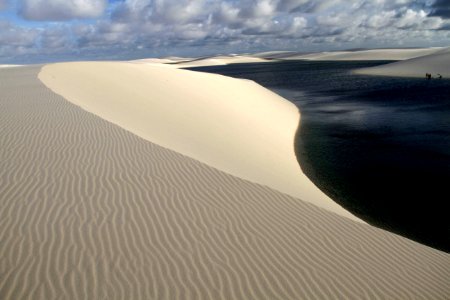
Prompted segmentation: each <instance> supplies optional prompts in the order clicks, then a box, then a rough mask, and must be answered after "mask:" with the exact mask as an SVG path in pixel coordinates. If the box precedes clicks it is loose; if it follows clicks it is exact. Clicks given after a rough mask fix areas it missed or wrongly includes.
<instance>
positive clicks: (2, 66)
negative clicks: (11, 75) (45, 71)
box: [0, 65, 22, 68]
mask: <svg viewBox="0 0 450 300" xmlns="http://www.w3.org/2000/svg"><path fill="white" fill-rule="evenodd" d="M21 66H22V65H0V68H15V67H21Z"/></svg>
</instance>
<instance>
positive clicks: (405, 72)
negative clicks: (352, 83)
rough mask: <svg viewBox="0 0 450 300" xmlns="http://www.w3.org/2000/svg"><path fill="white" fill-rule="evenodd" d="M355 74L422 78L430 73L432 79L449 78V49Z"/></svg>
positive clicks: (361, 70) (359, 71)
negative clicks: (439, 76) (440, 76)
mask: <svg viewBox="0 0 450 300" xmlns="http://www.w3.org/2000/svg"><path fill="white" fill-rule="evenodd" d="M354 73H355V74H366V75H381V76H398V77H422V78H425V74H426V73H431V74H432V76H433V77H437V76H438V74H440V75H442V76H443V77H444V78H447V79H448V78H450V48H444V49H441V50H440V51H437V52H436V53H433V54H430V55H426V56H421V57H416V58H412V59H408V60H405V61H399V62H395V63H391V64H387V65H382V66H377V67H372V68H363V69H358V70H355V71H354Z"/></svg>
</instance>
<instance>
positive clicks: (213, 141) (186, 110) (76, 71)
mask: <svg viewBox="0 0 450 300" xmlns="http://www.w3.org/2000/svg"><path fill="white" fill-rule="evenodd" d="M39 78H40V79H41V80H42V81H43V82H44V83H45V84H46V85H47V86H49V87H50V88H51V89H52V90H53V91H54V92H56V93H57V94H60V95H62V96H64V97H65V98H66V99H68V100H70V101H71V102H73V103H75V104H76V105H79V106H81V107H82V108H84V109H86V110H88V111H90V112H93V113H95V114H96V115H98V116H100V117H102V118H104V119H106V120H108V121H110V122H112V123H114V124H118V125H119V126H121V127H123V128H125V129H127V130H129V131H131V132H133V133H135V134H137V135H138V136H140V137H143V138H145V139H147V140H149V141H152V142H154V143H156V144H158V145H161V146H163V147H167V148H169V149H172V150H175V151H177V152H179V153H182V154H184V155H187V156H189V157H192V158H194V159H197V160H199V161H201V162H204V163H206V164H208V165H210V166H213V167H215V168H217V169H219V170H222V171H225V172H227V173H230V174H232V175H235V176H238V177H240V178H244V179H247V180H250V181H252V182H256V183H260V184H263V185H266V186H268V187H272V188H274V189H276V190H279V191H281V192H284V193H287V194H289V195H292V196H295V197H299V198H301V199H304V200H305V201H310V202H311V203H314V204H315V205H318V206H319V207H323V208H326V209H329V210H330V211H333V212H335V213H338V214H341V215H343V216H346V217H349V218H352V219H354V220H357V218H356V217H353V216H352V215H351V214H350V213H349V212H347V211H346V210H344V209H343V208H342V207H340V206H339V205H338V204H336V203H335V202H334V201H332V200H331V199H330V198H329V197H327V196H326V195H325V194H324V193H323V192H322V191H320V190H319V189H318V188H317V187H316V186H315V185H314V184H313V183H312V182H311V181H310V180H309V179H308V178H307V177H306V176H305V175H304V174H303V172H302V171H301V168H300V166H299V165H298V162H297V159H296V156H295V152H294V137H295V133H296V130H297V127H298V125H299V121H300V114H299V112H298V109H297V107H296V106H295V105H294V104H292V103H291V102H289V101H287V100H285V99H283V98H281V97H280V96H278V95H276V94H274V93H272V92H270V91H269V90H267V89H265V88H263V87H261V86H259V85H258V84H256V83H254V82H252V81H249V80H241V79H234V78H229V77H225V76H220V75H214V74H206V73H200V72H192V71H187V70H177V69H172V68H165V67H158V66H150V65H139V64H131V63H117V62H115V63H105V62H99V63H63V64H54V65H48V66H45V67H44V68H43V70H42V72H41V73H40V75H39ZM130 78H133V80H130Z"/></svg>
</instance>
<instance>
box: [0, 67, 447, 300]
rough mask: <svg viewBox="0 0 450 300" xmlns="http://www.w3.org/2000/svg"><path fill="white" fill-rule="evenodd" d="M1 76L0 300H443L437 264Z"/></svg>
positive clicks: (25, 71) (20, 76)
mask: <svg viewBox="0 0 450 300" xmlns="http://www.w3.org/2000/svg"><path fill="white" fill-rule="evenodd" d="M39 71H40V70H39V68H37V67H25V68H17V69H5V70H0V79H1V80H0V93H1V97H0V113H1V116H2V118H1V119H0V144H1V145H2V147H0V158H1V159H0V164H1V167H0V179H1V182H2V184H0V241H1V242H0V274H1V277H0V298H1V299H31V298H32V299H124V298H126V299H190V298H192V299H251V298H253V299H255V298H257V299H267V298H270V299H335V298H336V297H342V298H345V299H362V298H366V299H374V298H381V299H386V298H391V299H405V298H419V299H446V298H447V297H448V295H449V294H450V284H449V282H448V278H450V256H449V255H448V254H446V253H443V252H440V251H437V250H434V249H431V248H429V247H426V246H423V245H420V244H418V243H415V242H412V241H409V240H407V239H404V238H402V237H399V236H397V235H394V234H391V233H388V232H386V231H383V230H379V229H376V228H373V227H371V226H369V225H366V224H362V223H358V222H354V221H352V220H349V219H348V218H344V217H342V216H339V215H337V214H334V213H331V212H329V211H327V210H324V209H321V208H318V207H316V206H315V205H312V204H309V203H306V202H303V201H301V200H298V199H295V198H292V197H290V196H288V195H286V194H282V193H280V192H277V191H275V190H273V189H270V188H268V187H265V186H262V185H258V184H255V183H251V182H249V181H246V180H242V179H240V178H237V177H234V176H231V175H228V174H226V173H224V172H221V171H219V170H217V169H214V168H211V167H209V166H207V165H205V164H203V163H200V162H198V161H196V160H193V159H191V158H188V157H186V156H184V155H181V154H179V153H176V152H174V151H171V150H169V149H166V148H163V147H160V146H158V145H156V144H154V143H151V142H149V141H146V140H144V139H141V138H139V137H137V136H136V135H134V134H131V133H130V132H128V131H126V130H124V129H122V128H120V127H119V126H116V125H114V124H112V123H109V122H107V121H105V120H103V119H101V118H99V117H97V116H95V115H94V114H91V113H89V112H86V111H85V110H82V109H80V108H79V107H77V106H75V105H73V104H71V103H70V102H68V101H66V100H65V99H63V98H62V97H60V96H58V95H56V94H54V93H53V92H52V91H50V90H49V89H47V88H46V87H45V86H44V85H43V84H42V83H41V82H40V81H39V80H38V79H37V74H38V72H39Z"/></svg>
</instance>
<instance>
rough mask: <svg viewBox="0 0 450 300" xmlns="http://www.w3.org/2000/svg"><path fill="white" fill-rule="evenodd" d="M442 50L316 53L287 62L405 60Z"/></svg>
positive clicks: (295, 56) (376, 50)
mask: <svg viewBox="0 0 450 300" xmlns="http://www.w3.org/2000/svg"><path fill="white" fill-rule="evenodd" d="M441 50H442V48H438V47H437V48H418V49H373V50H358V51H335V52H318V53H310V54H306V55H294V56H290V57H287V58H285V59H287V60H332V61H340V60H342V61H345V60H349V61H352V60H406V59H411V58H414V57H420V56H424V55H429V54H433V53H437V52H439V51H441Z"/></svg>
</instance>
